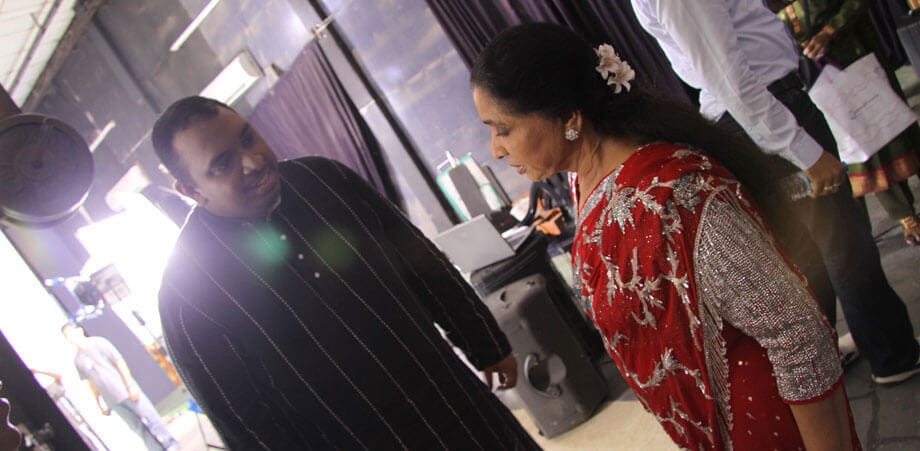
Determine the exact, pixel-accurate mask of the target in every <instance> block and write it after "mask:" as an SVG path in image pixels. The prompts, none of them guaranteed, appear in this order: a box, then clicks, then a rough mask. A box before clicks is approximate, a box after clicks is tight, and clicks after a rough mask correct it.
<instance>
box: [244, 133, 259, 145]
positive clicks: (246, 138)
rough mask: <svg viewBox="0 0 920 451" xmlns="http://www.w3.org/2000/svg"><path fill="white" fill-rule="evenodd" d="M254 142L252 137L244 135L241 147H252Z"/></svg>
mask: <svg viewBox="0 0 920 451" xmlns="http://www.w3.org/2000/svg"><path fill="white" fill-rule="evenodd" d="M255 142H256V139H255V137H254V136H252V135H246V136H244V137H243V140H242V144H243V147H252V145H253V144H255Z"/></svg>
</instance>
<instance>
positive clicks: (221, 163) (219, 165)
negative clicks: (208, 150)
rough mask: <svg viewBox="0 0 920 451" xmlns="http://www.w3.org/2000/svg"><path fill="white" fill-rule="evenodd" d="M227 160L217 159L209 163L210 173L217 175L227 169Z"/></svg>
mask: <svg viewBox="0 0 920 451" xmlns="http://www.w3.org/2000/svg"><path fill="white" fill-rule="evenodd" d="M227 164H228V163H227V160H218V161H215V162H214V164H212V165H211V171H210V172H211V175H219V174H221V173H222V172H224V171H225V170H226V169H227Z"/></svg>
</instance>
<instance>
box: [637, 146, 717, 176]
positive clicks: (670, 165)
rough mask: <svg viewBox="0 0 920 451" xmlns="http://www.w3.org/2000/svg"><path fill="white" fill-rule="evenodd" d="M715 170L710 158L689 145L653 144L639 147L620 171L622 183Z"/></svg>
mask: <svg viewBox="0 0 920 451" xmlns="http://www.w3.org/2000/svg"><path fill="white" fill-rule="evenodd" d="M711 167H712V163H711V162H710V160H709V158H708V157H707V156H706V155H705V154H704V153H702V152H701V151H699V150H697V149H694V148H692V147H690V146H688V145H686V144H679V143H651V144H647V145H644V146H642V147H640V148H639V149H638V150H637V151H636V153H635V154H634V155H633V156H632V157H630V158H629V160H627V162H626V164H624V165H623V170H622V171H620V177H619V178H620V181H621V182H626V181H628V180H632V181H633V182H634V183H635V182H640V181H646V182H648V183H653V182H654V181H655V180H658V181H663V180H665V179H673V178H679V177H681V176H683V175H684V174H686V173H688V172H699V171H701V170H708V169H710V168H711Z"/></svg>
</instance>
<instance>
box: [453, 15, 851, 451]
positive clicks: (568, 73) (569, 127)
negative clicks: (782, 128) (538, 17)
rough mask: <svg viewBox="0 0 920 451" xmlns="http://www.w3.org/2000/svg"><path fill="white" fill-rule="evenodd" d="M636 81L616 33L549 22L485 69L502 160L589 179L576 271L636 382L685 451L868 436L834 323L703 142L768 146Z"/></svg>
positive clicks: (493, 57) (495, 51)
mask: <svg viewBox="0 0 920 451" xmlns="http://www.w3.org/2000/svg"><path fill="white" fill-rule="evenodd" d="M634 76H635V74H634V72H633V70H632V69H631V68H630V67H629V64H628V63H627V62H625V61H622V60H620V59H619V58H618V57H617V56H616V52H615V50H614V48H613V47H611V46H610V45H602V46H600V47H598V48H597V49H596V50H594V49H592V48H591V47H590V46H589V45H588V43H587V42H585V41H584V40H583V39H581V38H580V37H579V36H578V35H576V34H575V33H574V32H572V31H571V30H569V29H567V28H565V27H562V26H560V25H554V24H540V23H536V24H527V25H520V26H517V27H512V28H509V29H507V30H505V31H503V32H501V33H499V35H498V36H496V37H495V38H494V39H493V40H492V42H490V43H489V44H488V45H487V46H486V48H485V49H484V50H483V51H482V53H480V55H479V57H478V58H477V60H476V62H475V64H474V65H473V68H472V70H471V81H472V85H473V101H474V103H475V104H476V108H477V110H478V111H479V115H480V117H481V118H482V121H483V123H485V124H487V125H488V126H489V128H490V129H491V130H492V149H491V150H492V155H493V156H494V157H495V158H496V159H502V158H507V159H508V163H509V164H510V165H512V166H514V167H516V168H517V170H518V173H520V174H525V175H526V176H527V177H528V178H530V179H531V180H542V179H545V178H547V177H551V176H553V175H554V174H556V173H558V172H562V171H566V172H569V173H570V174H572V177H571V178H570V180H571V182H572V194H573V199H574V201H575V205H576V206H577V208H578V210H577V211H578V218H577V223H576V224H577V228H576V232H575V239H574V241H573V243H572V259H573V262H572V265H573V268H574V270H575V274H574V280H575V282H576V287H577V292H578V293H579V294H580V295H581V296H582V298H583V299H584V307H585V309H586V311H587V314H588V315H589V316H590V317H591V319H592V320H593V321H594V323H595V325H596V326H597V328H598V329H599V331H600V332H601V335H602V337H603V338H604V343H605V348H606V349H607V352H608V353H609V354H610V356H611V358H612V359H613V361H614V362H616V364H617V367H618V368H619V370H620V373H621V374H622V375H623V379H624V380H625V381H626V382H627V384H629V386H630V388H631V389H632V390H633V392H634V393H635V394H636V396H637V398H639V400H640V402H641V403H642V405H643V406H644V407H645V409H646V410H648V411H649V412H651V413H652V414H653V415H654V416H655V418H656V419H657V420H658V421H659V423H660V424H661V426H662V427H663V428H664V430H665V431H666V432H667V433H668V434H669V435H670V437H671V439H672V440H674V442H675V443H676V444H677V445H678V446H679V447H680V448H681V449H693V450H702V449H706V450H721V449H733V448H734V449H739V450H750V449H801V448H806V449H808V450H811V451H814V450H834V451H842V450H850V449H854V448H858V446H859V445H858V439H857V437H856V433H855V430H854V428H853V423H852V418H851V416H850V414H849V405H848V404H847V400H846V393H845V390H844V388H843V371H842V370H841V368H840V363H839V361H838V357H837V352H836V349H835V343H834V334H833V331H832V329H831V327H830V325H829V324H828V323H827V322H826V320H825V319H824V317H823V315H822V314H821V312H820V310H819V309H818V305H817V303H816V302H815V300H814V298H813V297H812V295H811V293H810V292H809V291H808V289H807V287H806V285H805V283H804V280H803V279H802V278H801V276H800V275H799V274H798V273H796V271H795V270H794V268H793V267H792V266H791V265H790V264H789V263H788V261H786V259H785V258H784V257H783V255H782V252H781V251H780V250H779V249H778V248H777V245H776V243H775V242H774V240H773V237H772V236H771V235H770V232H769V230H768V229H767V228H766V227H765V226H764V225H763V223H762V222H761V220H760V217H759V213H758V211H757V207H756V206H755V205H754V204H753V203H752V201H751V199H750V198H749V197H748V195H747V191H746V189H745V188H743V187H742V186H741V185H740V184H739V182H738V181H737V180H736V179H735V178H734V177H733V176H732V175H731V174H730V173H729V172H728V171H727V170H725V168H723V167H722V166H720V165H719V164H718V163H717V162H716V161H714V160H712V159H710V158H708V157H706V156H705V155H704V154H703V153H701V152H700V151H703V152H710V151H712V153H720V154H721V153H722V152H721V151H731V150H735V149H739V148H742V147H744V146H752V145H753V144H751V143H750V142H749V141H747V140H741V139H738V138H737V137H735V136H734V135H732V134H731V133H729V132H727V131H725V130H723V129H722V128H720V127H718V126H716V125H714V124H712V123H711V122H709V121H707V120H705V119H704V118H702V117H701V116H700V115H699V113H697V112H695V111H693V110H692V109H690V108H688V107H687V106H685V105H682V104H678V103H676V102H674V101H672V100H668V99H664V98H661V97H657V96H655V95H652V94H650V93H649V92H647V91H645V90H644V89H642V88H641V87H640V86H632V85H631V80H632V78H633V77H634ZM639 76H641V74H640V75H639ZM698 150H700V151H698Z"/></svg>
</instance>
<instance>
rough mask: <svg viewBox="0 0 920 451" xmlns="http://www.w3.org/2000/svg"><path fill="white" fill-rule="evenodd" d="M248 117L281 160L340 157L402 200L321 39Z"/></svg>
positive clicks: (306, 49)
mask: <svg viewBox="0 0 920 451" xmlns="http://www.w3.org/2000/svg"><path fill="white" fill-rule="evenodd" d="M249 121H250V122H251V123H252V125H253V127H255V128H256V129H257V130H259V133H260V134H261V135H262V137H263V138H265V141H266V142H267V143H268V145H270V146H271V147H272V148H273V149H274V150H275V153H277V154H278V158H279V159H281V160H289V159H294V158H299V157H303V156H307V155H318V156H323V157H327V158H331V159H333V160H337V161H339V162H341V163H343V164H345V165H346V166H348V167H350V168H351V169H353V170H354V171H355V172H357V173H358V174H359V175H361V176H362V177H364V179H365V180H367V181H368V182H369V183H370V184H371V185H373V186H374V187H375V188H376V189H377V191H379V192H380V193H382V194H383V195H385V196H386V197H387V198H388V199H390V200H391V201H393V202H394V203H395V204H397V205H401V204H402V199H401V196H400V195H399V191H398V190H397V189H396V187H395V185H394V184H393V181H392V179H391V177H390V173H389V170H388V169H387V165H386V161H385V159H384V157H383V151H382V149H381V148H380V144H379V143H378V142H377V139H376V138H375V137H374V135H373V133H371V130H370V128H369V127H368V125H367V123H366V122H364V118H363V117H361V114H360V113H359V112H358V109H357V108H356V107H355V105H354V104H353V103H352V101H351V99H350V98H349V97H348V95H347V94H346V93H345V89H344V87H343V86H342V83H341V82H340V81H339V78H338V77H337V76H336V74H335V72H334V71H333V69H332V65H331V64H330V63H329V60H328V59H327V58H326V55H325V54H324V53H323V50H322V48H320V45H319V43H318V42H317V41H316V40H313V41H311V42H310V43H309V44H307V46H306V47H304V49H303V50H302V51H301V53H300V55H299V56H298V57H297V59H296V60H295V61H294V63H293V64H292V65H291V68H290V69H289V70H288V71H287V72H285V73H284V75H282V76H281V79H279V80H278V81H277V82H276V83H275V85H274V86H273V87H272V88H271V90H270V91H269V92H268V94H266V95H265V97H264V98H263V99H262V100H261V101H259V103H258V105H256V107H255V108H254V109H253V112H252V114H251V115H250V117H249Z"/></svg>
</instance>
